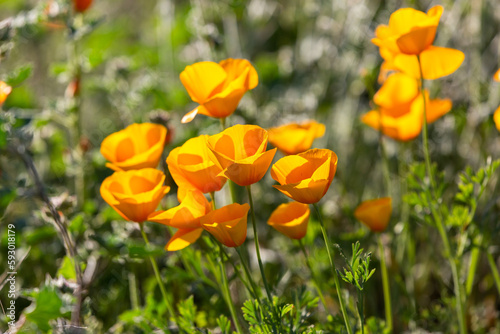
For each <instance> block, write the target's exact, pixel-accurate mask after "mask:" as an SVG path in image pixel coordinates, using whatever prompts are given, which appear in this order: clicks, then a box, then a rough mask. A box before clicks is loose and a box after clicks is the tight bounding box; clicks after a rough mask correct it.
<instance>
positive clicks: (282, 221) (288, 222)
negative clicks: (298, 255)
mask: <svg viewBox="0 0 500 334" xmlns="http://www.w3.org/2000/svg"><path fill="white" fill-rule="evenodd" d="M310 213H311V211H310V210H309V205H307V204H303V203H299V202H290V203H285V204H281V205H280V206H278V207H277V208H276V209H275V210H274V211H273V213H272V214H271V216H270V217H269V220H268V221H267V224H269V225H270V226H272V227H274V228H275V229H276V230H278V231H279V232H281V233H283V234H284V235H286V236H287V237H289V238H291V239H302V238H303V237H304V236H305V235H306V233H307V224H308V223H309V215H310Z"/></svg>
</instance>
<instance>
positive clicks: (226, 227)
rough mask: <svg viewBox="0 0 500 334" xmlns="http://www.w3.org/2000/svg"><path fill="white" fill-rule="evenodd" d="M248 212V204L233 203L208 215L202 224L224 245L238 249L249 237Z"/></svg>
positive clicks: (204, 217) (202, 220)
mask: <svg viewBox="0 0 500 334" xmlns="http://www.w3.org/2000/svg"><path fill="white" fill-rule="evenodd" d="M248 210H250V205H248V204H247V203H245V204H238V203H233V204H229V205H226V206H224V207H222V208H220V209H217V210H214V211H212V212H210V213H208V214H206V215H205V216H203V217H202V218H201V221H200V222H201V225H202V226H203V228H204V229H205V230H207V231H208V232H209V233H210V234H212V235H213V236H214V237H215V238H216V239H217V240H219V242H220V243H222V244H223V245H225V246H227V247H238V246H240V245H241V244H243V242H244V241H245V239H246V237H247V215H248Z"/></svg>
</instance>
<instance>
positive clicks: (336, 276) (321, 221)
mask: <svg viewBox="0 0 500 334" xmlns="http://www.w3.org/2000/svg"><path fill="white" fill-rule="evenodd" d="M313 207H314V209H315V210H316V214H317V216H318V219H319V223H320V226H321V233H322V234H323V239H324V240H325V246H326V252H327V253H328V259H329V260H330V266H331V267H332V271H333V280H334V282H335V289H337V297H338V298H339V304H340V309H341V311H342V316H343V317H344V322H345V326H346V328H347V333H349V334H353V332H352V329H351V324H350V323H349V318H348V317H347V310H346V308H345V302H344V298H343V297H342V293H341V291H340V283H339V275H338V274H337V269H336V268H335V264H334V263H333V257H332V253H331V250H330V242H329V241H328V236H327V235H326V230H325V224H324V223H323V218H322V217H321V213H320V212H319V208H318V205H317V204H316V203H314V204H313Z"/></svg>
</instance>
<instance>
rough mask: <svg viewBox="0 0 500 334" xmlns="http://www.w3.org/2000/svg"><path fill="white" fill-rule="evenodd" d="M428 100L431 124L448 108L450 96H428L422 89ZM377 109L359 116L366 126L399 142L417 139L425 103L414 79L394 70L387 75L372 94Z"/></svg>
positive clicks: (448, 109) (449, 106)
mask: <svg viewBox="0 0 500 334" xmlns="http://www.w3.org/2000/svg"><path fill="white" fill-rule="evenodd" d="M424 94H425V100H426V102H427V105H426V107H427V109H426V115H427V122H428V123H432V122H434V121H435V120H437V119H438V118H439V117H441V116H443V115H444V114H446V113H447V112H448V111H450V110H451V107H452V104H451V101H450V100H449V99H445V100H441V99H433V100H430V99H429V93H428V91H427V90H425V91H424ZM373 101H374V102H375V104H376V105H378V107H379V110H372V111H370V112H368V113H366V114H364V115H363V116H362V117H361V121H362V122H363V123H365V124H367V125H368V126H370V127H372V128H374V129H376V130H379V131H380V130H382V132H383V133H384V134H385V135H386V136H388V137H391V138H393V139H396V140H399V141H409V140H412V139H414V138H416V137H417V136H418V135H419V134H420V132H421V131H422V122H423V112H424V108H423V107H424V102H423V99H422V94H421V93H419V90H418V85H417V82H416V80H414V79H413V78H411V77H409V76H407V75H405V74H403V73H394V74H392V75H390V76H389V78H388V79H387V80H386V81H385V83H384V85H383V86H382V87H381V88H380V89H379V91H378V92H377V93H376V94H375V96H374V97H373Z"/></svg>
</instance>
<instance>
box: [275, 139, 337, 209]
mask: <svg viewBox="0 0 500 334" xmlns="http://www.w3.org/2000/svg"><path fill="white" fill-rule="evenodd" d="M337 160H338V158H337V155H336V154H335V153H334V152H333V151H331V150H327V149H311V150H308V151H306V152H303V153H299V154H297V155H289V156H286V157H284V158H281V159H280V160H278V161H277V162H276V163H275V164H274V165H273V166H272V168H271V176H272V178H273V179H274V180H276V181H278V182H279V183H280V185H275V186H274V187H275V188H276V189H278V190H279V191H281V192H282V193H283V194H285V195H287V196H288V197H290V198H292V199H294V200H296V201H297V202H300V203H306V204H313V203H317V202H318V201H319V200H320V199H321V198H323V196H324V195H325V194H326V192H327V191H328V188H329V187H330V184H331V183H332V181H333V177H334V176H335V172H336V170H337Z"/></svg>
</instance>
